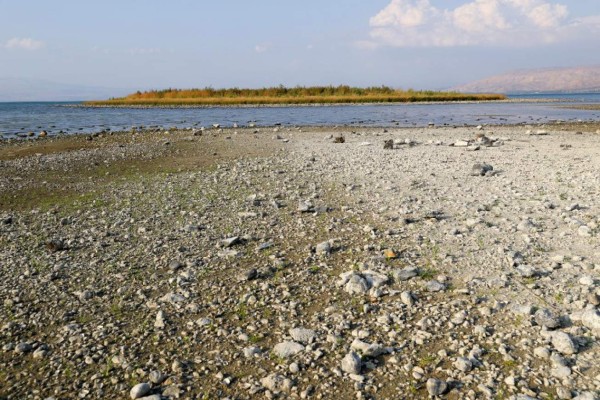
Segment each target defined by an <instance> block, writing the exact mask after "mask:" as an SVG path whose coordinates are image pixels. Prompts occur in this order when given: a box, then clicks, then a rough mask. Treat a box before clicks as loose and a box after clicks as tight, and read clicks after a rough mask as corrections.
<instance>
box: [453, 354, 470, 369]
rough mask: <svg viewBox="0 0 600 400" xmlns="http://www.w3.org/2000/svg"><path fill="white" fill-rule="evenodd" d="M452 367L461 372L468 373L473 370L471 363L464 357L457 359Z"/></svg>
mask: <svg viewBox="0 0 600 400" xmlns="http://www.w3.org/2000/svg"><path fill="white" fill-rule="evenodd" d="M454 367H455V368H456V369H457V370H459V371H462V372H469V371H470V370H472V369H473V363H472V362H471V361H470V360H469V359H468V358H465V357H458V358H457V359H456V361H455V362H454Z"/></svg>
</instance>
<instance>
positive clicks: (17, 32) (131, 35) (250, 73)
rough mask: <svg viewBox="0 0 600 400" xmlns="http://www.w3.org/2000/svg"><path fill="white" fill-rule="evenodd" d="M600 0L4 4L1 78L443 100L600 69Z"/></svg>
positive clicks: (3, 0)
mask: <svg viewBox="0 0 600 400" xmlns="http://www.w3.org/2000/svg"><path fill="white" fill-rule="evenodd" d="M598 37H600V0H576V1H567V0H343V1H341V0H304V1H286V0H253V1H248V0H220V1H202V0H196V1H192V0H170V1H168V2H167V1H155V0H120V1H113V0H103V1H95V2H88V1H81V0H78V1H75V0H52V1H47V0H43V1H42V0H18V1H16V0H0V79H2V78H11V79H13V78H14V79H16V78H28V79H42V80H47V81H53V82H62V83H73V84H79V85H92V86H102V87H113V88H127V89H129V88H136V89H137V88H139V89H148V88H164V87H204V86H213V87H231V86H238V87H261V86H269V85H278V84H284V85H289V86H295V85H316V84H333V85H337V84H342V83H343V84H350V85H360V86H365V85H381V84H385V85H390V86H394V87H400V88H415V89H437V88H447V87H451V86H453V85H456V84H460V83H466V82H469V81H472V80H475V79H479V78H483V77H486V76H489V75H493V74H496V73H501V72H506V71H510V70H515V69H523V68H538V67H555V66H578V65H598V64H600V40H598Z"/></svg>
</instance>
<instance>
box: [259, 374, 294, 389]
mask: <svg viewBox="0 0 600 400" xmlns="http://www.w3.org/2000/svg"><path fill="white" fill-rule="evenodd" d="M260 383H261V384H262V385H263V387H264V388H265V389H268V390H270V391H271V392H273V393H275V394H277V393H281V392H283V393H289V392H290V391H291V390H292V381H291V380H289V379H287V378H285V377H283V376H281V375H279V374H271V375H269V376H267V377H265V378H262V379H261V380H260Z"/></svg>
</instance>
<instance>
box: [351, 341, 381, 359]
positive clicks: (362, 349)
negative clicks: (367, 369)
mask: <svg viewBox="0 0 600 400" xmlns="http://www.w3.org/2000/svg"><path fill="white" fill-rule="evenodd" d="M350 348H351V349H352V350H354V351H356V352H358V353H360V354H362V355H363V357H378V356H380V355H382V354H383V353H385V352H386V349H384V348H383V347H382V346H381V345H380V344H378V343H374V344H369V343H367V342H363V341H362V340H359V339H355V340H354V341H353V342H352V344H351V345H350Z"/></svg>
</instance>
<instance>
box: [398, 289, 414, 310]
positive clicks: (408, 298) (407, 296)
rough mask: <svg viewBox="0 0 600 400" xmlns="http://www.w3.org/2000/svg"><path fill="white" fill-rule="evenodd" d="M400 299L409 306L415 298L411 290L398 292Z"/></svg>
mask: <svg viewBox="0 0 600 400" xmlns="http://www.w3.org/2000/svg"><path fill="white" fill-rule="evenodd" d="M400 301H402V303H404V304H406V305H407V306H409V307H412V306H413V305H414V304H415V298H414V296H413V294H412V293H411V292H408V291H405V292H402V293H400Z"/></svg>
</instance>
